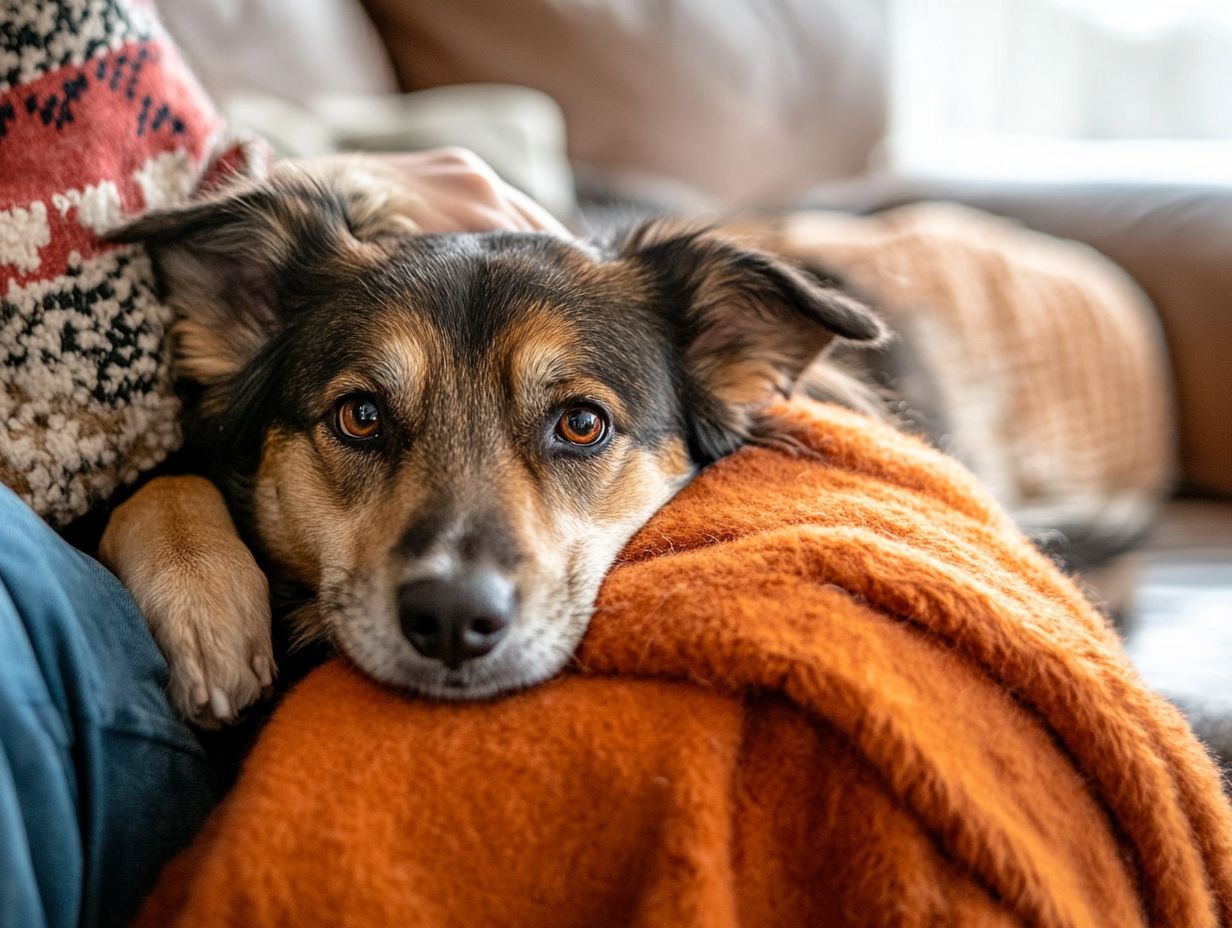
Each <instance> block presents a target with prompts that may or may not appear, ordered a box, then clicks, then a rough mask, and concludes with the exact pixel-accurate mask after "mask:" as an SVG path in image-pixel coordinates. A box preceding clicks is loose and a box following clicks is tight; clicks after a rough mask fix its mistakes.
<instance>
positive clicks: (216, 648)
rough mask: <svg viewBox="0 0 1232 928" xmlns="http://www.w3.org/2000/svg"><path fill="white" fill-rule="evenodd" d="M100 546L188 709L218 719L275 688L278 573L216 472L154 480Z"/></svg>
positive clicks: (203, 720)
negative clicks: (249, 540) (262, 562)
mask: <svg viewBox="0 0 1232 928" xmlns="http://www.w3.org/2000/svg"><path fill="white" fill-rule="evenodd" d="M99 554H100V557H101V558H102V559H103V561H104V563H107V564H108V566H110V567H111V568H112V569H113V570H114V571H116V573H117V574H118V575H119V577H120V579H121V580H122V581H123V582H124V584H125V585H126V586H127V587H128V589H129V591H130V592H131V593H132V594H133V598H134V599H135V600H136V601H137V605H138V606H139V607H140V608H141V611H142V613H143V614H144V615H145V620H146V624H147V625H148V626H149V628H150V631H151V633H152V634H153V635H154V640H155V641H157V642H158V646H159V647H160V648H161V649H162V652H163V656H164V657H166V659H167V665H168V668H169V670H170V681H169V683H168V686H167V697H168V699H169V700H170V702H171V705H172V707H173V708H174V709H175V710H176V712H178V713H179V714H180V715H181V716H183V717H184V718H185V719H187V720H188V721H190V722H192V723H193V724H195V725H198V726H200V727H202V728H217V727H219V726H220V725H224V724H227V723H229V722H233V721H235V720H236V718H238V716H239V714H240V713H241V712H242V711H243V710H244V709H246V708H247V707H248V706H250V705H252V704H253V703H254V702H256V701H257V700H258V699H259V698H260V697H261V695H262V693H263V692H265V691H266V690H268V689H269V688H270V686H271V685H272V683H273V677H274V659H273V646H272V643H271V640H270V639H271V617H270V598H269V582H268V581H267V580H266V578H265V574H264V573H263V572H262V570H261V568H260V567H259V566H257V562H256V560H255V559H254V558H253V556H252V553H251V552H250V551H249V550H248V548H247V546H246V545H245V544H244V543H243V542H242V541H241V540H240V538H239V536H238V535H237V534H236V532H235V527H234V524H233V523H232V522H231V518H230V515H229V514H228V513H227V509H226V505H225V503H224V502H223V500H222V497H221V495H220V494H219V493H218V491H217V490H216V489H215V488H214V487H213V486H212V485H211V484H210V483H209V482H208V481H205V480H203V479H202V478H199V477H163V478H159V479H157V480H153V481H151V482H150V483H149V484H147V485H146V486H145V487H143V488H142V489H141V490H140V491H139V492H138V493H137V494H136V495H134V496H133V498H132V499H131V500H129V501H128V502H126V503H125V504H124V505H123V506H121V507H119V509H117V510H116V512H115V514H114V515H113V516H112V519H111V522H110V523H109V524H108V526H107V531H106V532H105V533H104V535H103V540H102V543H101V545H100V548H99Z"/></svg>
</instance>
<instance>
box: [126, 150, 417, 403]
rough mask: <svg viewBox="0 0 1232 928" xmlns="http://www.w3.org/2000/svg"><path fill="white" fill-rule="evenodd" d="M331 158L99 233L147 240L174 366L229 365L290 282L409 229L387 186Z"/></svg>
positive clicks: (247, 356) (287, 302) (214, 371)
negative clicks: (162, 293) (170, 314)
mask: <svg viewBox="0 0 1232 928" xmlns="http://www.w3.org/2000/svg"><path fill="white" fill-rule="evenodd" d="M396 189H397V188H396V187H395V186H393V185H389V184H385V183H382V182H381V180H380V179H379V178H376V177H374V176H372V174H371V173H370V172H369V171H367V170H364V169H361V168H358V167H351V166H349V165H348V163H347V162H346V161H343V160H341V159H336V160H333V161H329V162H325V163H323V164H318V165H316V166H314V167H313V168H311V169H305V168H301V167H299V166H296V165H293V164H290V165H282V166H279V167H277V168H276V169H275V170H274V171H273V172H272V173H271V175H270V177H268V178H267V179H265V180H262V181H260V182H259V183H256V184H251V185H249V186H246V187H243V188H239V189H236V190H233V191H231V192H229V193H225V194H223V195H219V196H217V197H215V198H212V199H209V200H204V201H199V202H195V203H191V204H189V205H187V206H185V207H183V208H180V209H174V210H167V211H161V212H153V213H148V214H147V215H145V216H143V217H141V218H139V219H137V220H136V221H134V222H132V223H130V224H129V225H126V226H123V227H121V228H119V229H117V230H115V231H113V232H112V233H110V234H109V235H108V236H107V240H108V241H110V242H113V243H126V244H127V243H140V244H144V245H146V246H148V248H149V249H150V251H151V254H152V255H153V257H154V260H155V262H156V264H157V267H158V272H159V276H160V278H161V280H162V283H163V286H164V289H165V290H166V293H167V296H168V300H169V302H170V303H171V304H172V305H173V306H174V307H175V310H176V315H177V317H178V318H177V321H176V324H175V327H174V329H173V338H172V342H173V346H174V348H173V350H174V353H175V362H176V363H175V369H176V375H177V376H178V377H179V378H181V379H182V380H187V381H190V382H193V383H196V384H200V385H202V386H208V385H210V384H213V383H216V382H219V381H223V380H226V379H227V378H230V377H232V376H233V375H235V374H236V373H238V372H239V371H240V370H241V369H242V368H243V367H244V366H245V365H246V364H247V363H248V362H249V360H251V359H252V358H253V357H254V356H255V355H256V354H257V352H258V351H260V349H261V348H262V346H263V345H265V343H266V342H267V341H268V340H269V339H270V337H271V336H272V335H273V333H275V332H276V331H278V330H279V329H280V328H282V327H283V325H285V324H286V323H287V321H288V320H289V318H290V317H291V315H293V313H294V311H295V308H294V305H295V300H294V299H293V298H289V296H290V295H291V294H292V292H293V291H296V290H303V289H304V288H305V286H306V284H307V283H308V282H309V281H311V280H313V279H315V278H316V277H317V276H318V275H320V274H322V273H340V274H346V273H347V272H348V271H352V272H354V271H358V270H359V269H360V268H361V267H362V266H364V265H365V264H367V263H368V261H369V260H370V259H371V257H372V255H373V253H374V249H379V245H378V243H379V242H380V241H381V240H382V239H384V238H386V237H388V236H391V235H397V234H406V233H408V232H413V231H416V230H415V228H414V226H413V224H412V223H411V222H410V220H409V219H406V218H405V215H404V213H403V211H402V210H400V209H399V204H396V203H393V202H391V196H392V194H391V193H390V192H389V191H391V190H396Z"/></svg>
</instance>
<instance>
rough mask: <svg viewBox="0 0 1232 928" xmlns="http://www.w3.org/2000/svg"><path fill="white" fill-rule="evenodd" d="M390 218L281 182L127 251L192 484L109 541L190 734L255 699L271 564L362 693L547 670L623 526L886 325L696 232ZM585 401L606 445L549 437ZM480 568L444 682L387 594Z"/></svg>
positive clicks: (144, 509) (153, 496) (168, 482)
mask: <svg viewBox="0 0 1232 928" xmlns="http://www.w3.org/2000/svg"><path fill="white" fill-rule="evenodd" d="M404 207H405V204H402V203H401V202H400V200H399V193H398V191H397V189H396V182H395V181H394V180H393V179H391V178H388V177H382V176H377V175H373V174H371V173H368V172H365V171H362V170H350V169H348V168H346V167H345V166H344V165H339V164H334V165H331V166H330V167H329V168H328V169H326V170H323V171H322V170H319V169H305V168H300V167H296V166H294V165H285V166H282V167H280V168H279V169H278V171H276V172H275V175H274V176H273V177H272V178H271V179H270V180H269V181H268V182H265V183H263V184H262V185H260V186H257V187H253V188H251V189H247V190H244V191H240V192H238V193H235V194H233V195H231V196H229V197H227V198H226V199H222V200H217V201H213V202H208V203H202V204H198V205H195V206H192V207H189V208H187V209H184V210H181V211H178V212H174V213H167V214H157V215H153V216H149V217H146V218H144V219H142V220H139V221H138V222H137V223H135V224H134V225H132V226H130V227H128V228H127V229H125V230H124V231H122V232H121V233H120V234H119V235H118V236H117V237H116V239H117V240H119V241H126V242H144V243H147V244H148V245H149V246H150V247H151V248H152V249H153V252H154V254H155V256H156V259H157V261H158V264H159V267H160V270H161V272H162V275H163V277H164V280H165V284H166V287H167V289H168V293H169V296H170V299H171V301H172V303H173V304H174V306H175V307H176V310H177V313H178V315H179V320H180V321H179V322H178V324H177V326H176V328H175V329H174V332H173V345H174V351H175V363H176V370H177V374H178V376H179V378H180V380H181V381H182V386H183V388H184V393H185V397H186V401H187V402H186V409H187V413H186V436H187V440H188V442H189V444H190V447H191V449H192V451H193V453H194V454H195V455H196V456H197V458H198V459H199V460H201V461H202V469H203V471H204V472H205V474H206V476H208V477H209V481H206V480H203V479H201V478H197V477H185V478H164V479H163V480H162V481H155V482H154V483H151V484H150V485H149V486H147V487H146V488H144V489H143V490H141V491H140V492H138V493H137V494H136V495H135V496H134V497H133V499H132V500H130V501H129V502H128V503H127V504H125V505H124V506H123V507H121V508H120V509H119V510H117V512H116V514H115V515H114V517H113V519H112V522H111V524H110V525H109V527H108V530H107V533H106V535H105V538H104V544H103V549H102V550H103V555H104V558H105V559H106V560H107V562H108V563H109V564H110V565H111V566H112V567H113V568H114V569H115V570H116V571H117V572H118V574H119V575H120V577H121V578H122V579H123V580H124V581H125V582H126V583H128V584H129V585H130V587H131V588H132V589H133V591H134V593H135V594H136V596H137V599H138V602H139V603H140V605H141V606H142V607H143V609H144V610H145V611H146V613H147V616H148V618H149V622H150V625H151V627H152V629H153V631H154V633H155V635H156V637H157V638H158V641H159V643H160V644H161V646H162V647H163V649H164V651H165V652H166V654H167V657H168V660H169V663H170V665H171V672H172V684H171V695H172V698H173V701H174V703H175V705H176V706H177V708H178V709H180V710H181V711H182V712H184V713H185V714H186V715H188V716H190V717H193V718H195V719H196V720H197V721H198V722H201V723H205V724H208V723H212V722H214V721H216V720H225V719H228V718H230V717H232V716H234V715H235V714H236V713H237V712H238V711H239V710H241V709H242V708H243V707H244V706H246V705H248V704H249V703H251V702H253V701H254V700H255V699H256V698H257V697H258V695H259V693H260V692H261V690H262V688H263V687H265V686H267V685H268V684H269V681H270V675H271V673H272V663H271V662H272V656H271V650H270V643H269V642H270V624H271V618H270V615H271V613H270V606H269V593H268V589H267V585H266V574H268V576H269V577H270V579H271V580H272V581H274V583H273V585H274V588H275V589H278V590H281V589H293V590H297V591H298V594H297V595H299V596H300V597H302V598H303V599H304V600H305V601H306V602H307V605H306V606H301V607H300V608H298V609H296V610H294V611H293V612H291V614H290V617H289V620H290V621H291V622H293V623H294V625H295V627H296V632H297V634H298V635H300V636H301V637H305V638H326V639H328V640H329V641H331V642H332V643H333V644H334V645H336V646H337V648H338V649H339V650H341V651H342V652H343V653H344V654H346V655H347V656H348V657H349V658H350V659H351V660H352V661H353V662H354V663H355V664H357V665H358V666H359V667H360V668H362V669H363V670H364V671H366V672H367V673H369V674H370V675H372V676H373V677H375V678H377V679H378V680H382V681H385V682H387V683H390V684H394V685H397V686H402V687H406V688H409V689H411V690H414V691H417V692H421V693H426V694H430V695H436V696H452V697H477V696H484V695H488V694H492V693H496V692H499V691H503V690H507V689H511V688H516V687H521V686H526V685H528V684H532V683H535V682H536V681H539V680H542V679H544V678H546V677H548V676H550V675H551V674H553V673H555V672H556V671H557V670H559V669H560V667H561V666H562V665H563V664H564V663H565V662H566V661H567V660H568V658H569V656H570V654H571V653H572V651H573V649H574V648H575V646H576V645H577V643H578V641H579V639H580V638H581V636H582V634H583V632H584V630H585V628H586V625H587V622H588V620H589V617H590V613H591V610H592V607H593V602H594V598H595V595H596V592H597V590H598V587H599V583H600V581H601V579H602V577H603V574H604V573H605V571H606V570H607V568H608V567H609V566H610V565H611V563H612V561H613V560H614V559H615V557H616V555H617V554H618V552H619V551H620V549H621V547H622V546H623V545H624V543H625V542H626V541H627V539H628V538H629V537H630V535H631V534H632V533H633V532H634V531H635V530H636V529H637V528H638V527H639V526H641V525H642V524H644V523H645V521H646V520H647V519H648V518H649V517H650V515H651V514H652V513H654V512H655V511H656V510H657V509H658V508H659V507H660V506H662V505H663V504H664V503H665V502H666V501H667V500H668V499H670V498H671V496H672V495H673V494H674V493H675V492H676V491H677V490H678V489H679V488H680V487H681V486H683V485H684V484H685V483H686V482H687V481H688V480H689V479H690V478H691V477H692V476H693V475H694V474H695V473H696V471H697V470H698V468H700V467H703V466H705V465H706V464H708V463H710V462H712V461H714V460H715V459H717V458H719V457H721V456H723V455H726V454H728V453H730V452H731V451H733V450H734V449H736V448H737V447H739V446H740V445H741V444H742V443H744V442H746V441H748V440H750V438H754V437H756V436H758V435H759V434H761V433H764V432H766V431H767V429H768V428H771V427H772V426H770V425H768V423H767V422H766V421H765V418H764V416H763V415H762V411H763V409H764V407H765V405H766V403H767V402H768V401H769V400H770V399H771V398H772V397H773V396H775V395H776V394H782V393H786V392H789V391H790V390H792V389H793V387H794V385H795V384H796V383H797V381H798V380H799V378H800V376H801V374H802V372H804V371H805V369H806V368H808V367H809V366H810V365H811V364H812V363H813V362H814V361H815V360H816V359H817V357H818V355H819V354H821V353H822V352H823V350H824V349H825V348H826V347H827V345H828V344H829V343H830V342H831V341H832V340H833V339H834V338H835V337H836V336H838V337H842V338H846V339H851V340H857V341H871V340H875V339H878V338H879V337H880V336H881V331H882V330H881V327H880V325H879V323H878V322H877V321H876V319H875V318H874V317H873V315H872V314H871V313H869V312H868V310H867V309H866V308H865V307H864V306H863V305H862V304H860V303H859V302H858V301H856V300H854V299H852V298H851V297H850V296H848V295H847V294H846V293H844V292H843V291H841V290H840V289H837V288H835V287H832V286H829V285H827V284H826V282H824V280H822V279H819V278H814V277H810V276H809V275H808V274H806V273H802V272H801V271H800V270H798V269H796V268H794V267H792V266H790V265H788V264H786V263H784V262H782V261H780V260H778V259H776V258H774V257H772V256H770V255H767V254H764V253H760V252H757V251H751V250H747V249H744V248H742V247H739V246H737V245H735V244H733V243H732V242H730V241H728V240H725V239H724V238H723V237H721V236H719V235H717V234H715V233H712V232H706V231H696V230H694V231H672V230H671V229H668V228H664V227H648V228H645V229H643V230H641V231H640V232H639V233H637V234H635V235H633V236H632V237H630V238H629V239H628V240H627V241H625V242H623V243H622V244H620V245H617V246H614V247H600V246H594V245H590V244H583V243H574V242H567V241H563V240H561V239H558V238H555V237H553V236H550V235H545V234H529V233H490V234H481V235H421V234H418V230H417V229H415V227H414V225H413V223H411V222H410V221H409V220H408V219H407V218H406V216H405V208H404ZM357 395H359V396H363V397H370V398H372V400H373V401H374V402H375V403H376V404H378V406H379V409H380V422H381V428H380V435H379V438H378V439H376V440H372V441H366V442H364V443H362V444H355V443H348V442H347V441H345V440H343V439H341V438H340V437H339V433H338V431H337V429H338V425H337V416H338V409H339V403H340V402H344V401H345V399H346V398H347V397H354V396H357ZM579 406H581V407H585V408H587V409H594V410H598V411H599V412H601V413H603V414H604V415H606V416H607V417H608V418H609V420H610V429H609V432H608V433H607V434H608V435H609V437H608V438H607V439H606V440H605V441H604V442H603V443H602V447H599V448H597V449H592V448H588V447H578V446H574V445H570V444H568V443H567V442H562V441H561V440H560V437H559V434H558V427H557V423H558V421H559V420H560V418H561V416H562V414H564V413H566V412H567V411H568V410H570V409H573V408H578V407H579ZM554 429H557V430H554ZM215 487H216V488H217V489H215ZM219 491H221V496H220V495H219ZM224 499H225V505H224ZM232 520H234V522H233V521H232ZM241 538H242V539H243V542H241V541H240V539H241ZM250 551H251V553H249V552H250ZM258 564H260V565H261V569H258V568H257V565H258ZM476 564H481V565H484V566H483V569H484V570H486V571H488V572H489V573H492V572H495V574H499V576H500V577H502V578H505V580H507V581H508V582H509V583H510V584H511V585H512V590H513V591H514V592H513V595H514V596H515V599H516V610H515V612H516V615H515V617H514V619H513V622H512V627H511V629H510V630H509V632H508V634H507V635H506V636H505V637H504V639H503V640H501V641H500V643H499V644H498V645H497V646H496V647H495V648H494V649H493V650H492V651H491V653H488V654H486V655H484V656H480V657H476V658H475V659H473V660H466V661H463V662H460V663H459V662H454V666H447V665H446V663H445V662H443V661H440V660H433V659H430V658H428V657H425V656H423V655H422V654H421V653H419V652H417V651H416V649H415V648H414V647H412V646H411V644H409V643H408V639H407V637H406V636H405V635H404V634H403V631H402V627H401V626H400V621H399V609H400V608H401V609H402V610H403V611H405V609H406V608H407V607H406V603H405V596H404V594H400V591H405V590H406V589H408V585H413V584H414V583H416V581H418V580H422V579H423V578H431V577H449V576H454V575H457V574H458V573H459V572H465V571H469V570H471V569H473V568H474V565H476ZM502 582H504V581H503V580H502ZM400 595H402V596H403V599H402V601H401V603H402V604H401V606H400V605H399V603H400V599H399V597H400ZM403 624H405V619H403Z"/></svg>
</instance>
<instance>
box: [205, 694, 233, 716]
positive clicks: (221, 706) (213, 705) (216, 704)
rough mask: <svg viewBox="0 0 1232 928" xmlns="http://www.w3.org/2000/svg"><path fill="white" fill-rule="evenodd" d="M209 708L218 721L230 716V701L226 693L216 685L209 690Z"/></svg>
mask: <svg viewBox="0 0 1232 928" xmlns="http://www.w3.org/2000/svg"><path fill="white" fill-rule="evenodd" d="M210 709H211V710H212V711H213V713H214V715H215V717H216V718H218V719H219V720H220V721H221V720H223V719H229V718H231V715H232V712H231V701H230V700H229V699H227V694H226V693H224V692H223V691H222V690H220V689H219V688H218V687H214V689H213V690H211V691H210Z"/></svg>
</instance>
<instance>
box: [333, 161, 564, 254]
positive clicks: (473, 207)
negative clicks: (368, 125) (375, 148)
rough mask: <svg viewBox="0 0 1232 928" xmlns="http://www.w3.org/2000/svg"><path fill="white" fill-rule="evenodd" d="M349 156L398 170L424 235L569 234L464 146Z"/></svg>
mask: <svg viewBox="0 0 1232 928" xmlns="http://www.w3.org/2000/svg"><path fill="white" fill-rule="evenodd" d="M347 157H348V158H354V159H357V160H359V161H360V162H361V163H364V164H370V165H371V166H372V167H373V168H375V169H378V170H382V171H391V172H394V173H396V174H397V175H398V180H399V182H400V184H401V185H402V186H403V187H405V188H406V190H407V192H408V193H409V194H410V195H411V196H410V197H409V200H410V202H411V203H412V204H413V205H412V206H411V207H410V209H409V210H408V212H409V214H410V215H409V216H408V218H409V219H411V220H412V221H414V223H415V224H416V225H417V226H418V227H419V228H420V229H421V230H422V231H424V232H426V233H434V232H485V231H491V230H509V231H516V232H548V233H551V234H552V235H558V236H561V237H562V238H572V235H571V234H570V232H569V230H568V229H566V228H565V227H564V226H563V225H562V224H561V223H560V222H559V221H557V220H556V218H555V217H553V216H552V214H551V213H549V212H548V211H547V210H545V209H544V208H543V207H542V206H540V205H539V204H538V203H536V202H535V201H534V200H532V199H531V198H530V197H528V196H527V195H526V194H524V193H523V192H522V191H520V190H518V189H516V188H515V187H512V186H510V185H509V184H507V183H505V181H503V180H501V178H500V177H499V176H498V175H497V173H496V172H495V171H494V170H492V168H491V167H490V166H489V165H488V164H487V162H485V161H484V160H483V159H482V158H480V157H479V156H478V155H476V154H475V153H474V152H472V151H469V150H467V149H465V148H437V149H433V150H431V151H423V152H409V153H397V154H376V153H364V154H360V155H350V156H347Z"/></svg>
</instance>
